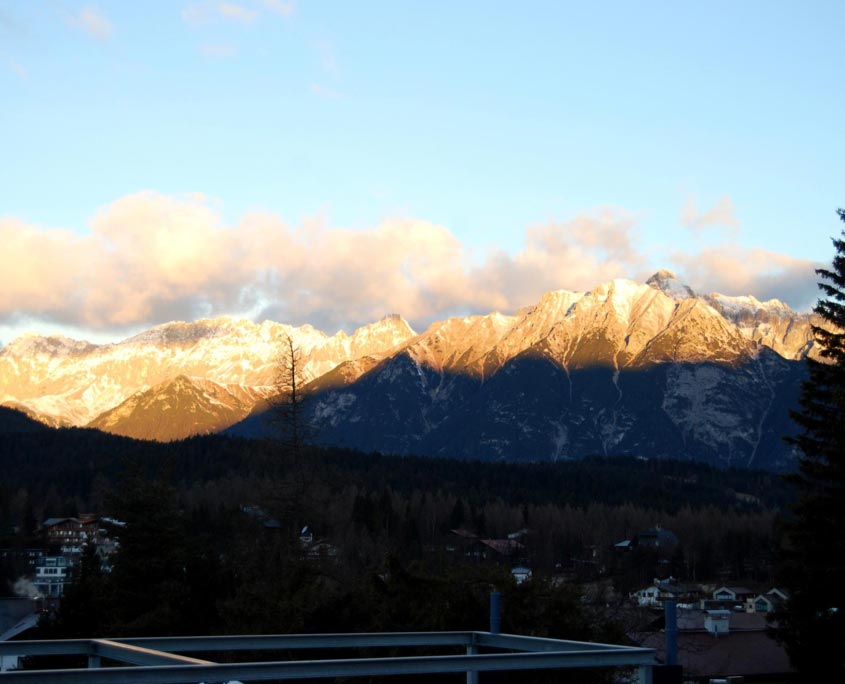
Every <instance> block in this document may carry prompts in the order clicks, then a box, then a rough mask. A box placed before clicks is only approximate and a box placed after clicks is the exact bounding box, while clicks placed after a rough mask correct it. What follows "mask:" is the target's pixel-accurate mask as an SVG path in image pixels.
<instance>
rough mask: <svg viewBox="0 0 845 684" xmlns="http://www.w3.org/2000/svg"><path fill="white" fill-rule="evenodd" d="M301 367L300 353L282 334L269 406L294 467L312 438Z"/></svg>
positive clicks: (279, 437)
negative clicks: (273, 388) (273, 389)
mask: <svg viewBox="0 0 845 684" xmlns="http://www.w3.org/2000/svg"><path fill="white" fill-rule="evenodd" d="M302 366H303V361H302V350H301V349H300V348H299V346H298V345H296V344H295V343H294V341H293V338H292V337H291V336H290V335H288V334H287V333H286V334H285V335H284V336H283V337H282V341H281V346H280V349H279V355H278V359H277V363H276V377H275V379H274V386H275V392H274V396H273V398H272V399H271V400H270V403H271V407H272V412H273V413H272V422H273V426H274V428H275V431H276V435H277V438H278V441H279V443H280V444H281V446H282V447H283V449H284V450H285V452H286V453H287V454H288V455H289V456H290V459H291V461H292V464H293V465H294V466H297V465H299V464H300V463H301V462H302V455H303V449H304V447H305V445H306V443H307V442H308V441H309V440H310V439H311V438H313V436H314V434H313V433H314V431H313V429H312V428H311V426H310V424H309V421H308V417H307V415H306V408H307V406H306V402H305V395H304V393H303V387H304V385H305V376H304V373H303V367H302Z"/></svg>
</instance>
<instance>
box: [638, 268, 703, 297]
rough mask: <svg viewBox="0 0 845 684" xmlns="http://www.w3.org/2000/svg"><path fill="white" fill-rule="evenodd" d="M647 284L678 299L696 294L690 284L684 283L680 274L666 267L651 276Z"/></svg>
mask: <svg viewBox="0 0 845 684" xmlns="http://www.w3.org/2000/svg"><path fill="white" fill-rule="evenodd" d="M646 285H649V286H651V287H653V288H654V289H656V290H660V291H661V292H663V293H664V294H665V295H667V296H669V297H671V298H672V299H675V300H677V301H681V300H684V299H688V298H689V297H695V296H696V295H695V292H694V291H693V289H692V288H691V287H690V286H689V285H686V284H684V283H682V282H681V281H680V280H678V276H676V275H675V274H674V273H673V272H672V271H669V270H667V269H665V268H664V269H661V270H659V271H658V272H657V273H655V274H654V275H653V276H651V278H649V279H648V280H646Z"/></svg>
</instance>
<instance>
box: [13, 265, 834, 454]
mask: <svg viewBox="0 0 845 684" xmlns="http://www.w3.org/2000/svg"><path fill="white" fill-rule="evenodd" d="M813 322H814V320H813V317H812V316H811V315H808V314H801V313H796V312H794V311H792V310H791V309H790V308H789V307H788V306H786V305H785V304H783V303H782V302H779V301H777V300H769V301H767V302H760V301H758V300H756V299H755V298H753V297H751V296H744V297H729V296H725V295H721V294H717V293H714V294H710V295H704V296H699V295H697V294H696V293H695V292H693V291H692V289H690V288H689V287H688V286H686V285H684V284H683V283H681V282H679V281H678V279H677V278H676V277H675V276H674V275H673V274H672V273H670V272H668V271H660V272H658V273H656V274H655V275H654V276H652V277H651V278H650V279H649V280H648V281H647V282H646V283H636V282H633V281H630V280H624V279H618V280H612V281H609V282H606V283H602V284H600V285H598V286H596V287H595V288H594V289H592V290H590V291H587V292H572V291H567V290H557V291H553V292H548V293H546V294H545V295H543V296H542V297H541V298H540V300H539V301H538V302H537V303H536V304H535V305H533V306H530V307H526V308H525V309H523V310H521V311H519V312H517V313H516V314H513V315H505V314H501V313H491V314H488V315H477V316H466V317H454V318H449V319H446V320H444V321H439V322H436V323H433V324H432V325H431V326H429V328H428V329H427V330H426V331H425V332H423V333H421V334H417V333H415V331H414V330H412V329H411V327H410V325H409V324H408V323H407V322H406V321H405V320H404V319H402V318H401V317H400V316H398V315H395V314H394V315H389V316H386V317H385V318H383V319H382V320H380V321H377V322H375V323H372V324H370V325H366V326H363V327H361V328H359V329H357V330H356V331H355V332H354V333H353V334H351V335H347V334H346V333H344V332H338V333H336V334H335V335H332V336H329V335H327V334H325V333H323V332H320V331H319V330H316V329H315V328H313V327H312V326H310V325H303V326H300V327H294V326H289V325H283V324H280V323H274V322H270V321H265V322H263V323H260V324H256V323H253V322H250V321H246V320H232V319H229V318H219V319H205V320H200V321H196V322H193V323H185V322H173V323H167V324H164V325H160V326H156V327H154V328H152V329H150V330H148V331H146V332H144V333H141V334H139V335H136V336H134V337H131V338H129V339H127V340H124V341H122V342H119V343H115V344H106V345H94V344H90V343H88V342H80V341H75V340H71V339H68V338H64V337H59V336H51V337H42V336H35V335H28V336H24V337H21V338H18V339H17V340H14V341H13V342H12V343H10V344H9V345H7V346H6V347H5V348H3V349H2V350H0V404H3V405H6V406H9V407H12V408H17V409H19V410H22V411H24V412H26V413H27V414H28V415H30V416H31V417H33V418H36V419H37V420H40V421H41V422H43V423H46V424H48V425H52V426H64V425H76V426H83V425H86V426H91V427H96V428H99V429H101V430H105V431H108V432H112V433H115V434H121V435H126V436H131V437H136V438H141V439H156V440H172V439H179V438H183V437H187V436H190V435H194V434H200V433H207V432H216V431H221V430H225V429H228V431H229V432H232V433H235V434H241V435H246V436H264V435H268V434H270V433H271V424H270V421H269V420H268V413H267V407H268V399H270V398H271V397H272V396H273V395H274V393H275V391H276V390H275V387H276V377H277V373H278V370H279V358H280V356H279V355H280V349H281V340H282V339H284V338H285V336H290V338H291V339H292V340H293V343H294V345H295V346H296V347H297V348H298V350H299V352H300V354H301V359H300V361H301V362H300V370H301V378H300V380H301V382H302V384H303V386H304V389H305V390H306V394H307V396H308V397H309V400H308V410H309V417H310V420H311V421H312V422H313V423H314V425H316V426H317V427H318V429H319V439H320V440H321V441H322V442H324V443H327V444H335V445H342V446H350V447H354V448H359V449H365V450H376V451H382V452H390V453H397V454H412V453H416V454H428V455H448V456H457V457H465V458H480V459H488V460H556V459H570V458H578V457H582V456H585V455H589V454H604V455H615V454H633V455H639V456H643V457H680V458H691V459H699V460H705V461H708V462H711V463H715V464H719V465H722V466H757V467H766V468H771V469H778V470H780V469H789V468H790V467H791V465H792V464H793V462H794V459H795V454H794V453H793V452H792V448H791V447H790V446H788V445H787V444H786V443H784V442H783V441H782V439H781V436H782V434H783V433H784V431H788V430H789V429H790V428H791V424H790V421H789V418H788V411H789V409H790V408H794V407H795V405H796V403H797V397H798V393H799V388H800V382H801V380H802V378H803V377H804V364H803V363H802V361H803V359H804V358H806V357H807V356H811V357H815V356H816V354H817V352H818V349H817V348H816V346H815V344H814V342H813V335H812V330H811V324H812V323H813Z"/></svg>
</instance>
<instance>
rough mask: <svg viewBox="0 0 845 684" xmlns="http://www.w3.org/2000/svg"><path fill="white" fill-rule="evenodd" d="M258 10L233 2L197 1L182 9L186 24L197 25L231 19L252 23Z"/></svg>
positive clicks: (236, 21)
mask: <svg viewBox="0 0 845 684" xmlns="http://www.w3.org/2000/svg"><path fill="white" fill-rule="evenodd" d="M260 14H261V13H260V12H259V11H258V10H256V9H253V8H251V7H247V6H246V5H241V4H238V3H235V2H197V3H194V4H191V5H188V6H187V7H185V9H183V10H182V20H183V21H184V22H185V23H186V24H190V25H192V26H198V25H200V24H205V23H207V22H210V21H213V20H223V21H231V22H235V23H238V24H247V25H248V24H254V23H255V22H256V21H257V20H258V18H259V16H260Z"/></svg>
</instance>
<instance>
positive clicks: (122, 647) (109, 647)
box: [89, 639, 214, 665]
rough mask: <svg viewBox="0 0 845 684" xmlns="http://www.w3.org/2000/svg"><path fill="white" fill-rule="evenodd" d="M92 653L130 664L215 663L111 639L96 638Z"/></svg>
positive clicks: (91, 645) (92, 642) (92, 644)
mask: <svg viewBox="0 0 845 684" xmlns="http://www.w3.org/2000/svg"><path fill="white" fill-rule="evenodd" d="M90 648H91V650H90V651H89V654H90V655H93V656H99V657H101V658H109V659H110V660H116V661H118V662H119V663H129V664H130V665H167V664H171V665H214V663H213V662H212V661H210V660H200V659H199V658H189V657H188V656H183V655H178V654H176V653H165V652H164V651H156V650H153V649H151V648H143V647H141V646H134V645H132V644H122V643H120V642H118V641H111V640H109V639H94V640H93V641H91V644H90Z"/></svg>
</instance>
